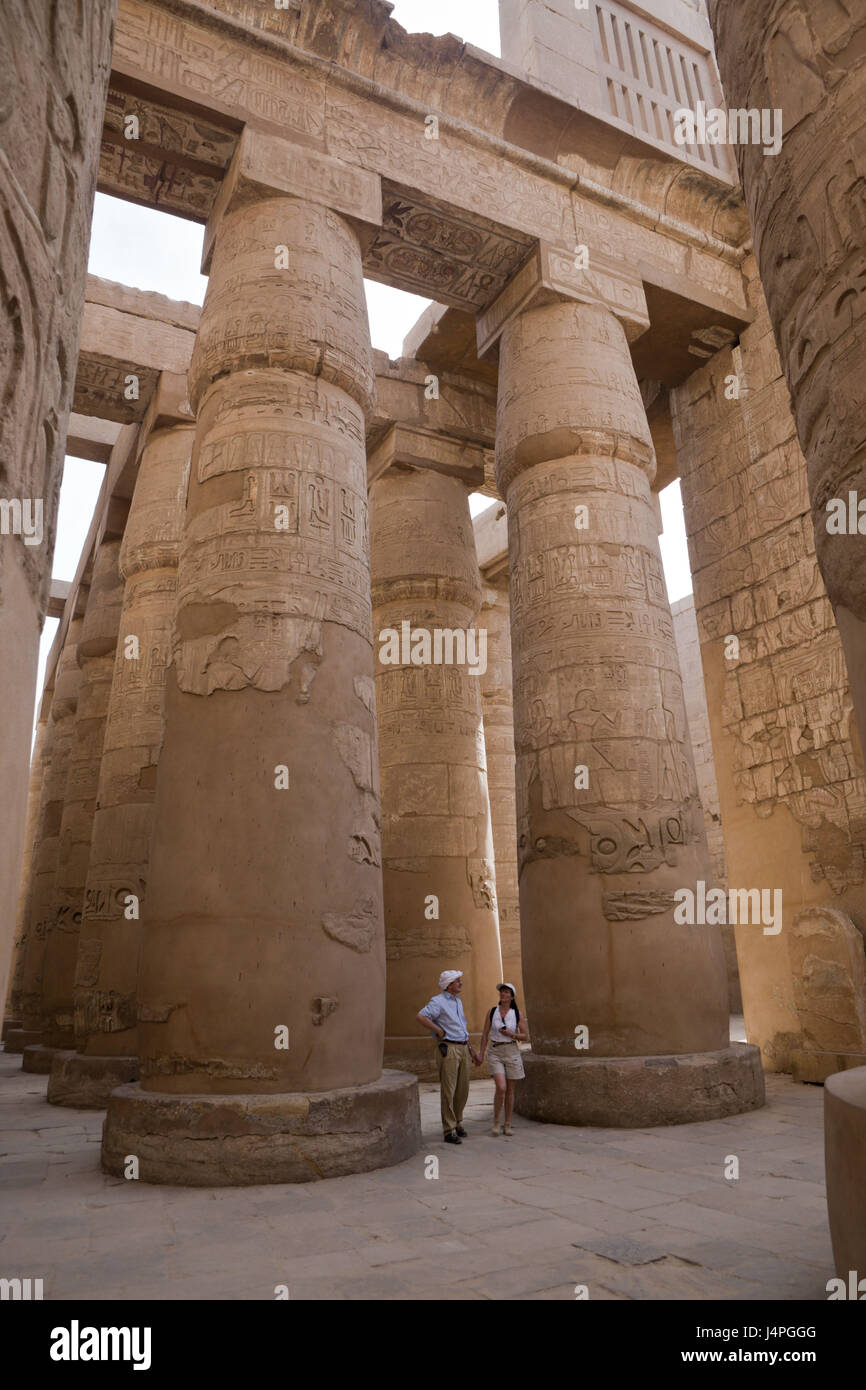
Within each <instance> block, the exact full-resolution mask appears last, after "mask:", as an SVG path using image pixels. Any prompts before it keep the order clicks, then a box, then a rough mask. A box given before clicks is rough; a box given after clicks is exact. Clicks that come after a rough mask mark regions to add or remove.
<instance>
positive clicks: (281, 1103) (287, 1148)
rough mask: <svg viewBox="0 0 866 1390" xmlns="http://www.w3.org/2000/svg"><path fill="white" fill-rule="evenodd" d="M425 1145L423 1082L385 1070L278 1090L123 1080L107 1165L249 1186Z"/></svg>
mask: <svg viewBox="0 0 866 1390" xmlns="http://www.w3.org/2000/svg"><path fill="white" fill-rule="evenodd" d="M420 1145H421V1112H420V1108H419V1103H418V1082H417V1080H416V1078H415V1077H414V1076H407V1075H406V1074H405V1073H403V1072H395V1071H384V1072H383V1073H382V1075H381V1076H380V1077H379V1078H378V1080H376V1081H371V1082H369V1083H368V1084H367V1085H366V1086H354V1087H351V1088H350V1087H346V1088H345V1089H341V1090H335V1091H314V1092H310V1093H308V1094H307V1093H304V1092H293V1093H291V1094H285V1093H284V1094H282V1095H270V1096H268V1095H213V1096H210V1095H194V1096H183V1095H168V1094H166V1093H165V1092H160V1091H143V1090H142V1088H141V1086H140V1085H138V1084H133V1085H127V1086H119V1087H118V1088H117V1090H116V1091H114V1092H112V1095H111V1097H110V1099H109V1102H108V1114H107V1115H106V1117H105V1125H104V1126H103V1131H102V1167H103V1169H104V1170H105V1172H106V1173H112V1174H113V1175H114V1176H115V1177H123V1176H125V1171H124V1170H125V1168H126V1166H127V1163H128V1159H129V1157H130V1156H132V1155H134V1156H135V1157H136V1158H137V1159H138V1163H139V1168H138V1177H139V1178H140V1180H141V1181H143V1182H153V1183H176V1184H179V1185H180V1186H183V1187H247V1186H252V1185H258V1184H260V1183H289V1182H315V1181H317V1180H318V1179H319V1178H336V1177H342V1176H344V1175H346V1174H347V1173H367V1172H371V1171H372V1170H373V1169H375V1168H388V1167H391V1166H392V1165H393V1164H395V1163H403V1162H404V1161H405V1159H407V1158H411V1157H412V1155H413V1154H414V1153H417V1151H418V1149H419V1147H420Z"/></svg>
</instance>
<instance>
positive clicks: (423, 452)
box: [367, 424, 490, 489]
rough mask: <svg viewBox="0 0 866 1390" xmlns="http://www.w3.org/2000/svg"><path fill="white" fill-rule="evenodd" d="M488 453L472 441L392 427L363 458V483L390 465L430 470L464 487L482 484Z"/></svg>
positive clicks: (417, 429)
mask: <svg viewBox="0 0 866 1390" xmlns="http://www.w3.org/2000/svg"><path fill="white" fill-rule="evenodd" d="M489 453H490V450H489V449H485V447H484V446H483V444H477V443H475V442H474V441H472V440H467V439H453V438H451V436H450V435H446V434H440V433H438V431H436V430H425V429H419V428H416V427H415V426H412V425H400V424H394V425H392V426H391V428H390V429H389V430H388V433H387V434H386V435H385V437H384V439H382V440H381V441H380V443H379V444H377V445H376V446H375V447H374V448H373V449H371V450H370V451H369V453H368V455H367V483H368V486H369V484H370V483H373V482H375V480H376V479H377V478H379V477H381V475H382V474H383V473H385V472H386V471H387V470H388V469H389V468H390V467H391V465H392V464H395V463H402V464H406V465H408V466H409V467H411V468H431V469H433V471H434V472H436V473H444V474H445V475H446V477H449V478H459V479H460V480H461V481H462V482H464V483H465V484H466V486H467V487H468V488H473V489H475V488H477V487H478V486H479V485H480V484H481V483H483V482H484V478H485V468H484V465H485V460H486V458H487V456H488V455H489Z"/></svg>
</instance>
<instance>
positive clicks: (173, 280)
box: [37, 0, 692, 693]
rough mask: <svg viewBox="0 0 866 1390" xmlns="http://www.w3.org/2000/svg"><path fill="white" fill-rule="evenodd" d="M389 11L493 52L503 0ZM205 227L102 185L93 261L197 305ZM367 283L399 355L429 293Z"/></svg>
mask: <svg viewBox="0 0 866 1390" xmlns="http://www.w3.org/2000/svg"><path fill="white" fill-rule="evenodd" d="M392 17H393V18H394V19H396V20H397V22H398V23H399V24H402V25H403V28H404V29H407V30H409V31H410V32H420V33H433V34H447V33H452V34H457V35H458V36H459V37H460V38H463V39H465V40H466V41H467V42H468V43H473V44H475V45H476V46H477V47H479V48H483V49H485V50H486V51H487V52H488V53H494V54H496V55H498V54H499V52H500V48H499V6H498V0H394V8H393V13H392ZM203 234H204V228H203V227H201V226H199V225H198V224H197V223H194V222H187V221H185V220H184V219H182V218H179V217H172V216H171V215H169V214H168V213H164V212H156V211H155V210H154V209H152V208H140V207H136V206H134V205H133V204H132V203H126V202H123V201H121V200H119V199H117V198H109V197H106V196H105V195H104V194H101V193H98V194H97V195H96V205H95V208H94V215H93V229H92V236H91V243H90V258H89V262H88V270H89V272H90V274H91V275H99V276H102V277H103V278H104V279H106V280H116V281H119V282H120V283H121V284H126V285H132V286H134V287H135V288H136V289H141V290H155V291H157V292H158V293H160V294H165V295H168V296H169V298H170V299H182V300H183V299H185V300H189V301H190V302H191V303H193V304H201V303H203V301H204V295H205V290H206V289H207V280H206V278H205V277H204V276H203V275H201V274H200V272H199V266H200V263H201V245H202V237H203ZM365 285H366V290H367V307H368V310H369V315H370V332H371V336H372V339H373V346H374V347H375V348H380V349H383V350H384V351H386V352H388V353H389V354H390V356H391V357H399V356H400V355H401V349H402V343H403V339H404V337H405V336H406V334H407V333H408V331H409V329H410V328H411V327H412V325H413V324H414V323H415V322H416V321H417V319H418V318H419V317H420V315H421V313H422V312H423V311H424V309H425V308H426V307H427V304H428V302H429V301H427V300H424V299H420V298H419V297H418V296H417V295H412V294H404V293H403V292H402V291H401V290H393V289H390V288H389V287H388V286H387V285H379V284H374V283H373V282H372V281H369V280H368V281H366V282H365ZM104 472H105V469H104V466H103V465H102V464H98V463H90V462H88V461H87V460H83V459H74V458H69V457H67V459H66V463H65V467H64V472H63V483H62V486H61V490H60V509H59V513H58V522H57V543H56V546H55V551H54V563H53V567H52V574H53V576H54V578H55V579H66V580H70V579H72V578H73V577H74V575H75V571H76V568H77V565H78V560H79V556H80V554H81V548H82V546H83V544H84V541H85V538H86V536H87V531H88V528H89V526H90V522H91V519H92V516H93V509H94V506H95V505H96V499H97V495H98V493H99V488H100V485H101V483H102V478H103V475H104ZM470 505H471V507H472V511H473V513H477V512H479V511H482V510H483V509H484V508H485V507H487V506H489V505H490V499H489V498H487V497H480V496H479V497H473V498H471V499H470ZM661 506H662V517H663V521H664V533H663V535H662V537H661V550H662V561H663V563H664V568H665V576H666V579H667V585H668V596H669V598H670V600H671V602H672V603H673V602H674V601H675V600H676V599H678V598H682V597H683V596H684V595H685V594H688V593H691V590H692V581H691V573H690V570H689V560H688V552H687V549H686V535H685V526H684V523H683V514H682V502H681V500H680V485H679V483H678V482H676V483H672V484H671V486H670V487H668V488H665V490H664V492H662V493H661ZM56 630H57V620H56V619H51V618H49V619H48V620H47V621H46V623H45V628H44V630H43V634H42V643H41V648H40V666H39V678H38V682H37V690H38V691H39V692H40V693H41V687H42V680H43V674H44V669H45V661H46V658H47V654H48V650H49V648H50V646H51V643H52V641H53V640H54V634H55V632H56Z"/></svg>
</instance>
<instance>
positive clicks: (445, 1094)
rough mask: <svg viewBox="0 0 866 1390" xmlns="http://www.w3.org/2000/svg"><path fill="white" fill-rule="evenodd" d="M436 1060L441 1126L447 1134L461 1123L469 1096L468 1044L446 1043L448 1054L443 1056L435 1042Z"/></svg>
mask: <svg viewBox="0 0 866 1390" xmlns="http://www.w3.org/2000/svg"><path fill="white" fill-rule="evenodd" d="M436 1061H437V1063H438V1066H439V1088H440V1092H441V1100H442V1128H443V1130H444V1131H445V1133H446V1134H448V1132H449V1131H450V1130H452V1129H456V1128H457V1126H458V1125H460V1124H462V1123H463V1111H464V1108H465V1106H466V1102H467V1100H468V1098H469V1062H470V1057H469V1044H468V1043H448V1055H447V1056H446V1057H443V1056H442V1053H441V1052H440V1051H439V1045H438V1043H437V1045H436Z"/></svg>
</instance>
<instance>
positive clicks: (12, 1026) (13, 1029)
mask: <svg viewBox="0 0 866 1390" xmlns="http://www.w3.org/2000/svg"><path fill="white" fill-rule="evenodd" d="M20 1030H21V1019H20V1018H4V1020H3V1032H2V1034H0V1042H5V1041H6V1039H7V1038H8V1036H9V1034H10V1033H18V1032H20Z"/></svg>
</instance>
